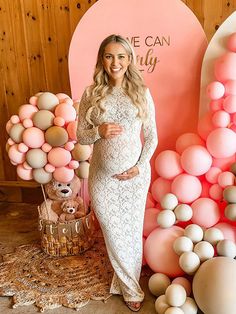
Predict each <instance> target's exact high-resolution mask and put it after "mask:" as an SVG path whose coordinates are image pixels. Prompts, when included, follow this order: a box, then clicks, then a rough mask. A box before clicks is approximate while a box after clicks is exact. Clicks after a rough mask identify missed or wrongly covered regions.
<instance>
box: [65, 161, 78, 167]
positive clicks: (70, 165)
mask: <svg viewBox="0 0 236 314" xmlns="http://www.w3.org/2000/svg"><path fill="white" fill-rule="evenodd" d="M68 167H69V168H70V169H77V168H78V167H79V162H78V161H77V160H71V161H70V162H69V164H68Z"/></svg>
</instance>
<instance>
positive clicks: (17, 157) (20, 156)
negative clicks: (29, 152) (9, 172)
mask: <svg viewBox="0 0 236 314" xmlns="http://www.w3.org/2000/svg"><path fill="white" fill-rule="evenodd" d="M8 156H9V158H10V159H11V161H13V162H14V163H16V164H22V163H23V162H24V161H25V153H21V152H19V151H18V145H17V144H14V145H12V146H11V147H10V148H9V150H8Z"/></svg>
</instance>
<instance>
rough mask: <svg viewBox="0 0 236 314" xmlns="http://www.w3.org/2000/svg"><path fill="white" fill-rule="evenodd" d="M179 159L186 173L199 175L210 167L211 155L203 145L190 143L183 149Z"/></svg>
mask: <svg viewBox="0 0 236 314" xmlns="http://www.w3.org/2000/svg"><path fill="white" fill-rule="evenodd" d="M180 161H181V166H182V168H183V169H184V170H185V171H186V172H187V173H188V174H191V175H194V176H200V175H202V174H204V173H206V172H207V171H208V170H209V169H210V167H211V164H212V157H211V155H210V154H209V152H208V151H207V149H206V148H205V147H203V146H201V145H192V146H189V147H188V148H186V149H185V150H184V152H183V153H182V155H181V159H180Z"/></svg>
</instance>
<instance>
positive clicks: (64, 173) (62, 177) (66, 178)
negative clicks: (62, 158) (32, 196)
mask: <svg viewBox="0 0 236 314" xmlns="http://www.w3.org/2000/svg"><path fill="white" fill-rule="evenodd" d="M74 175H75V172H74V170H73V169H70V168H68V167H60V168H56V169H55V171H54V172H53V178H54V179H55V180H56V181H59V182H63V183H67V182H70V181H71V180H72V179H73V177H74Z"/></svg>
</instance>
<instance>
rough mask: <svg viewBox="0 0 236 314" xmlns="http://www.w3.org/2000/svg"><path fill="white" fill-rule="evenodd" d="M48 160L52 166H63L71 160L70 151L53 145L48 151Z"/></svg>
mask: <svg viewBox="0 0 236 314" xmlns="http://www.w3.org/2000/svg"><path fill="white" fill-rule="evenodd" d="M48 161H49V163H50V164H51V165H53V166H54V167H64V166H66V165H68V163H69V162H70V161H71V153H70V152H69V151H68V150H66V149H64V148H62V147H54V148H52V149H51V150H50V152H49V153H48Z"/></svg>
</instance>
